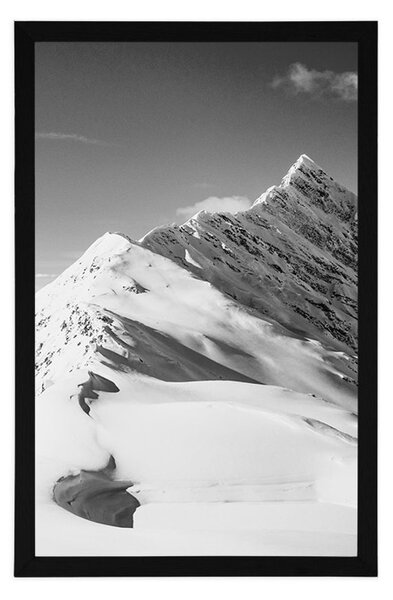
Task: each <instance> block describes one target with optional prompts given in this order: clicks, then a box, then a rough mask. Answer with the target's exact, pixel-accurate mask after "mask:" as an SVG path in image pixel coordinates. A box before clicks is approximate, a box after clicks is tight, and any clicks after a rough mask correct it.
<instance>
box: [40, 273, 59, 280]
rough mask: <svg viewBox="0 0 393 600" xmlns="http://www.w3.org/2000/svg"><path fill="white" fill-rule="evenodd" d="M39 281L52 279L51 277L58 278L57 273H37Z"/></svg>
mask: <svg viewBox="0 0 393 600" xmlns="http://www.w3.org/2000/svg"><path fill="white" fill-rule="evenodd" d="M35 276H36V278H37V279H50V278H51V277H57V275H56V273H36V274H35Z"/></svg>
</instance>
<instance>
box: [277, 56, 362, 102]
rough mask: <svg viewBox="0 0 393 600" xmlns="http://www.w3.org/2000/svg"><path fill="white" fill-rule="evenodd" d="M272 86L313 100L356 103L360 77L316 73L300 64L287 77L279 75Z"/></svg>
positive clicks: (289, 71) (296, 64) (345, 73)
mask: <svg viewBox="0 0 393 600" xmlns="http://www.w3.org/2000/svg"><path fill="white" fill-rule="evenodd" d="M270 85H271V87H272V88H274V89H283V90H285V91H286V92H289V93H291V94H295V95H298V94H304V95H308V96H309V97H311V98H313V99H318V98H332V99H337V100H342V101H344V102H355V101H356V100H357V97H358V75H357V73H355V72H354V71H346V72H344V73H335V72H334V71H316V70H315V69H309V68H308V67H306V65H303V64H302V63H298V62H297V63H293V64H292V65H291V66H290V67H289V69H288V72H287V73H286V74H285V75H277V76H276V77H275V78H274V79H273V81H272V82H271V84H270Z"/></svg>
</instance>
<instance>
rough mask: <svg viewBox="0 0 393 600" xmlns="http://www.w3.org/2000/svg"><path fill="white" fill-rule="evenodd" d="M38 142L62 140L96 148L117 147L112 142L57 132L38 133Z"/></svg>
mask: <svg viewBox="0 0 393 600" xmlns="http://www.w3.org/2000/svg"><path fill="white" fill-rule="evenodd" d="M35 139H36V140H60V141H67V142H80V143H82V144H93V145H96V146H116V144H113V143H111V142H104V141H103V140H96V139H94V138H88V137H85V136H84V135H78V134H77V133H57V132H55V131H49V132H38V133H36V134H35Z"/></svg>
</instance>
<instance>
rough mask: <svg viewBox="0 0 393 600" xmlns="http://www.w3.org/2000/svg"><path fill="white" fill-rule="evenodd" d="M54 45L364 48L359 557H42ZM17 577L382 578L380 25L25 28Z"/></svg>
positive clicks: (19, 151) (20, 62)
mask: <svg viewBox="0 0 393 600" xmlns="http://www.w3.org/2000/svg"><path fill="white" fill-rule="evenodd" d="M45 41H47V42H49V41H51V42H54V41H62V42H63V41H78V42H79V41H80V42H93V41H94V42H98V41H99V42H105V41H111V42H116V41H123V42H124V41H152V42H153V41H182V42H187V41H194V42H195V41H205V42H207V41H217V42H222V41H238V42H241V41H248V42H250V41H261V42H262V41H269V42H272V41H274V42H285V41H292V42H294V41H304V42H307V41H310V42H357V43H358V50H359V52H358V56H359V62H358V73H359V110H358V165H359V169H358V173H359V175H358V189H359V453H358V458H359V461H358V464H359V466H358V554H357V556H356V557H291V556H285V557H283V556H273V557H268V556H263V557H256V556H252V557H246V556H228V557H227V556H225V557H224V556H212V557H207V556H203V557H187V556H180V557H146V558H145V557H103V556H101V557H77V556H75V557H37V556H35V519H34V515H35V504H34V242H35V231H34V183H35V181H34V45H35V42H45ZM15 240H16V252H15V267H16V447H15V452H16V471H15V562H14V574H15V576H16V577H43V576H45V577H76V576H100V577H102V576H376V575H377V23H376V22H287V23H285V22H280V23H277V22H274V23H273V22H272V23H261V22H249V23H247V22H237V23H236V22H231V23H229V22H228V23H225V22H208V23H205V22H203V23H197V22H172V23H171V22H162V23H160V22H16V23H15Z"/></svg>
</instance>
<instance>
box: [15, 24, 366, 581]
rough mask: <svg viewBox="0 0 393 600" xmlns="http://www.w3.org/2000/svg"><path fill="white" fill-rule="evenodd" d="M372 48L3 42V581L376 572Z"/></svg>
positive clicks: (350, 35)
mask: <svg viewBox="0 0 393 600" xmlns="http://www.w3.org/2000/svg"><path fill="white" fill-rule="evenodd" d="M376 40H377V26H376V23H373V22H359V23H358V22H354V23H348V22H345V23H344V22H335V23H327V22H316V23H311V22H308V23H300V22H296V23H191V22H188V23H153V22H149V23H126V22H121V23H120V22H118V23H106V22H99V23H97V22H83V23H82V22H53V23H51V22H45V23H41V22H18V23H16V24H15V51H16V54H15V81H16V100H15V107H16V185H15V190H16V302H17V306H16V308H17V311H16V340H17V347H16V371H17V377H16V512H15V517H16V518H15V538H16V544H15V549H16V550H15V574H16V575H17V576H19V577H20V576H81V575H87V576H98V575H99V576H113V575H118V576H142V575H144V576H146V575H152V576H158V575H161V576H162V575H167V576H173V575H179V576H180V575H181V576H184V575H221V576H222V575H227V576H238V575H255V576H262V575H282V576H286V575H321V576H322V575H353V576H356V575H358V576H375V575H376V536H377V529H376V437H377V434H376V413H377V409H376V239H377V238H376V222H377V170H376V165H377V151H376V123H377V104H376V75H377V68H376V60H377V46H376ZM358 317H359V325H358Z"/></svg>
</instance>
